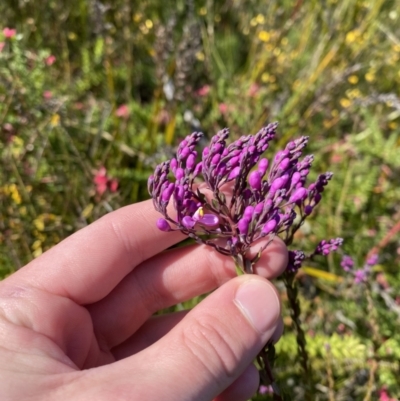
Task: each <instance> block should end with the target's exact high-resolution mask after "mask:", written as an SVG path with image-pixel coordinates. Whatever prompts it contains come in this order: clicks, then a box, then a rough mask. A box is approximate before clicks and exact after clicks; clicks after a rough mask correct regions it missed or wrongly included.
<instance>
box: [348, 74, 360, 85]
mask: <svg viewBox="0 0 400 401" xmlns="http://www.w3.org/2000/svg"><path fill="white" fill-rule="evenodd" d="M347 80H348V81H349V82H350V83H351V84H352V85H355V84H356V83H358V77H357V75H350V76H349V77H348V78H347Z"/></svg>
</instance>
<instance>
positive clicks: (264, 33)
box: [258, 31, 271, 42]
mask: <svg viewBox="0 0 400 401" xmlns="http://www.w3.org/2000/svg"><path fill="white" fill-rule="evenodd" d="M270 38H271V35H270V34H269V33H268V32H267V31H260V32H259V34H258V39H260V40H261V41H262V42H268V41H269V40H270Z"/></svg>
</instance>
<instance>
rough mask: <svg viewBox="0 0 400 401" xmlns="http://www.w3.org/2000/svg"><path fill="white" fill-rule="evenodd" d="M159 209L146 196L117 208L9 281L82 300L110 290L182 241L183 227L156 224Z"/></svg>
mask: <svg viewBox="0 0 400 401" xmlns="http://www.w3.org/2000/svg"><path fill="white" fill-rule="evenodd" d="M159 216H160V215H159V214H158V212H156V211H155V210H154V207H153V204H152V201H151V200H149V201H144V202H141V203H137V204H134V205H130V206H126V207H123V208H121V209H119V210H117V211H115V212H112V213H110V214H108V215H106V216H104V217H102V218H101V219H99V220H98V221H96V222H95V223H93V224H91V225H89V226H88V227H86V228H84V229H82V230H80V231H78V232H77V233H75V234H73V235H71V236H70V237H68V238H67V239H65V240H64V241H62V242H61V243H60V244H58V245H56V246H55V247H53V248H52V249H50V250H49V251H47V252H46V253H44V254H43V255H41V256H40V257H38V258H37V259H35V260H33V261H32V262H30V263H29V264H28V265H27V266H25V267H24V268H22V269H20V270H19V271H18V272H17V273H15V274H13V275H11V276H10V277H9V278H7V279H6V280H4V283H9V284H13V285H14V286H18V287H21V283H25V284H26V285H27V286H34V287H36V288H39V289H43V290H45V291H48V292H50V293H53V294H56V295H60V296H63V297H68V298H70V299H72V300H73V301H75V302H77V303H79V304H88V303H93V302H96V301H98V300H100V299H102V298H104V297H105V296H106V295H107V294H109V293H110V292H111V291H112V290H113V288H114V287H115V286H116V285H117V284H118V283H119V282H120V281H121V280H122V279H123V278H124V277H125V276H126V275H127V274H129V273H130V272H131V271H132V270H133V269H134V268H135V266H137V265H138V264H140V263H141V262H143V261H144V260H146V259H148V258H150V257H152V256H154V255H156V254H157V253H159V252H161V251H163V250H165V249H167V248H168V247H170V246H171V245H174V244H175V243H177V242H179V241H181V240H182V239H183V238H184V236H183V234H181V233H179V232H172V233H171V232H169V233H165V232H162V231H160V230H159V229H158V228H157V227H156V224H155V223H156V221H157V218H159Z"/></svg>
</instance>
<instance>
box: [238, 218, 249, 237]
mask: <svg viewBox="0 0 400 401" xmlns="http://www.w3.org/2000/svg"><path fill="white" fill-rule="evenodd" d="M249 224H250V222H249V220H247V219H246V218H242V219H240V220H239V221H238V225H237V226H238V230H239V232H240V234H242V235H246V234H247V232H248V231H249Z"/></svg>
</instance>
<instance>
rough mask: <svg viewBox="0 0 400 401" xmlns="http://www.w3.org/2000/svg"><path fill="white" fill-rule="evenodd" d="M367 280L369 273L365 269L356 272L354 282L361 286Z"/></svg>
mask: <svg viewBox="0 0 400 401" xmlns="http://www.w3.org/2000/svg"><path fill="white" fill-rule="evenodd" d="M366 279H367V272H366V271H365V270H364V269H358V270H356V271H355V272H354V282H355V283H356V284H360V283H362V282H364V281H365V280H366Z"/></svg>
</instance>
